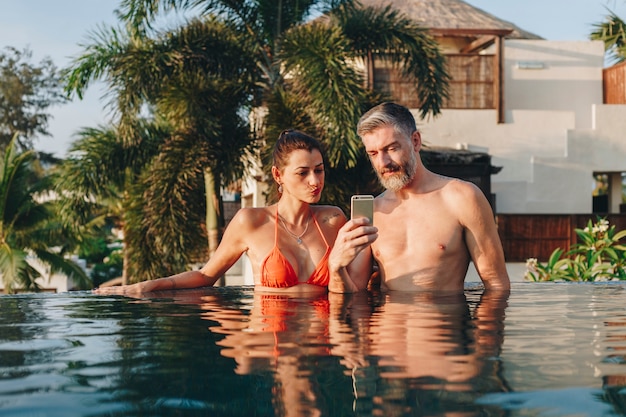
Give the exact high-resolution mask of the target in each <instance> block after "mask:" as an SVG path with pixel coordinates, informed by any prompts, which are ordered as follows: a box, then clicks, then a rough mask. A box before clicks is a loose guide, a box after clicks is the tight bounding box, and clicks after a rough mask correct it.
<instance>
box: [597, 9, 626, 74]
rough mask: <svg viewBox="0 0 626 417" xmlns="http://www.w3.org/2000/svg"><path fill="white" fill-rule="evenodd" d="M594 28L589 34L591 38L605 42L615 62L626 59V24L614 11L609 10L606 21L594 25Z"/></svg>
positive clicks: (607, 50) (606, 49) (605, 47)
mask: <svg viewBox="0 0 626 417" xmlns="http://www.w3.org/2000/svg"><path fill="white" fill-rule="evenodd" d="M593 27H594V30H593V32H591V34H590V35H589V38H590V39H591V40H600V41H603V42H604V50H605V51H606V52H607V55H608V58H609V60H610V61H612V62H613V63H620V62H624V61H625V60H626V24H624V21H623V20H622V19H621V18H620V17H619V16H617V15H616V14H615V13H614V12H612V11H610V10H609V14H608V15H607V16H606V17H605V20H604V22H600V23H596V24H594V25H593Z"/></svg>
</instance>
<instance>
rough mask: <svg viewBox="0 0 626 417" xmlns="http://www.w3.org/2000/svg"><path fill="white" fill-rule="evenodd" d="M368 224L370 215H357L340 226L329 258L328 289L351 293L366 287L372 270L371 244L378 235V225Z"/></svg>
mask: <svg viewBox="0 0 626 417" xmlns="http://www.w3.org/2000/svg"><path fill="white" fill-rule="evenodd" d="M368 224H369V221H368V220H367V219H365V218H358V219H353V220H350V221H348V222H347V223H346V224H345V225H343V227H342V228H341V229H339V233H338V234H337V239H336V240H335V245H334V246H333V249H332V251H331V252H330V256H329V258H328V269H329V271H330V282H329V284H328V290H329V291H331V292H339V293H351V292H358V291H361V290H364V289H365V288H367V283H368V281H369V278H370V276H371V274H372V251H371V246H370V245H371V244H372V242H374V240H376V238H377V237H378V229H377V228H376V227H374V226H368Z"/></svg>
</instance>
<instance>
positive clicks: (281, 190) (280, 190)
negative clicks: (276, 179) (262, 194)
mask: <svg viewBox="0 0 626 417" xmlns="http://www.w3.org/2000/svg"><path fill="white" fill-rule="evenodd" d="M278 192H279V194H282V193H283V185H282V184H278Z"/></svg>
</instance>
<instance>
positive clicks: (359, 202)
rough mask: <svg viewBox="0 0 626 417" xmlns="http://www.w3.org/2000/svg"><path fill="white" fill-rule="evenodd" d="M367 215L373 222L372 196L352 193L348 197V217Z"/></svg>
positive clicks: (371, 222)
mask: <svg viewBox="0 0 626 417" xmlns="http://www.w3.org/2000/svg"><path fill="white" fill-rule="evenodd" d="M357 217H367V218H368V219H370V224H372V225H373V224H374V196H373V195H353V196H352V198H351V199H350V218H351V219H356V218H357Z"/></svg>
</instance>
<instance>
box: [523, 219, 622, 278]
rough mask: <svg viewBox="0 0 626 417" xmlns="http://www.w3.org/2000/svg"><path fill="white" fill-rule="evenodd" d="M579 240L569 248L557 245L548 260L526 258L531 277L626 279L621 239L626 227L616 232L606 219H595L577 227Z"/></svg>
mask: <svg viewBox="0 0 626 417" xmlns="http://www.w3.org/2000/svg"><path fill="white" fill-rule="evenodd" d="M575 232H576V235H577V236H578V240H579V243H576V244H574V245H572V246H571V247H570V249H569V250H568V251H567V252H564V251H563V249H561V248H557V249H556V250H554V252H552V255H551V256H550V259H548V262H547V263H546V264H542V263H540V262H538V261H537V259H535V258H530V259H528V260H527V261H526V276H525V278H526V279H527V280H529V281H587V282H593V281H614V280H626V270H625V267H626V246H624V245H623V244H622V243H620V241H621V240H622V239H623V238H624V237H626V230H622V231H619V232H616V230H615V226H609V222H608V220H606V219H603V218H598V219H597V221H596V223H593V222H592V221H591V220H589V222H588V223H587V226H586V227H585V228H584V229H578V228H577V229H575Z"/></svg>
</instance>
